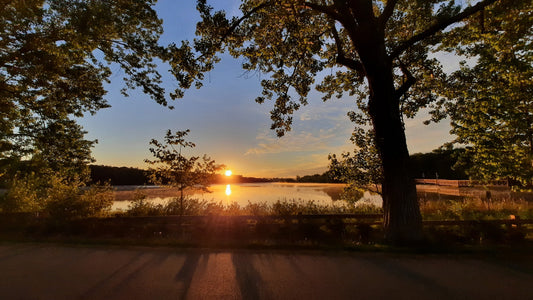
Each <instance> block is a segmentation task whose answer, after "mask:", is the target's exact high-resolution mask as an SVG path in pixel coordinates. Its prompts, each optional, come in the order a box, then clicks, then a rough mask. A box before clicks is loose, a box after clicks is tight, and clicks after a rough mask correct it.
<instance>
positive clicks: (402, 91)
mask: <svg viewBox="0 0 533 300" xmlns="http://www.w3.org/2000/svg"><path fill="white" fill-rule="evenodd" d="M398 61H399V62H400V70H402V73H403V74H404V75H405V76H406V77H407V80H406V81H405V82H404V83H403V84H402V86H400V87H399V88H398V89H396V91H394V96H395V97H396V99H400V97H402V96H403V95H404V94H405V93H407V91H408V90H409V88H411V86H412V85H413V84H415V83H416V78H415V77H414V76H413V74H411V72H410V71H409V69H407V67H406V66H405V64H404V63H403V62H402V61H400V60H398Z"/></svg>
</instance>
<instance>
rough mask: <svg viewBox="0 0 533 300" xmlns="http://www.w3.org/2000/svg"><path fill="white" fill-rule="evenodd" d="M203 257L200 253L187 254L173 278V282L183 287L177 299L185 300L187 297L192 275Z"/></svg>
mask: <svg viewBox="0 0 533 300" xmlns="http://www.w3.org/2000/svg"><path fill="white" fill-rule="evenodd" d="M203 256H204V254H200V253H187V255H186V257H185V261H184V262H183V265H182V266H181V269H180V270H179V272H178V273H177V274H176V276H175V277H174V279H175V281H177V282H178V283H180V284H181V285H182V286H183V291H182V292H181V295H180V297H179V298H178V299H185V298H186V297H187V294H188V292H189V288H190V287H191V283H192V279H193V276H194V273H195V271H196V269H197V268H198V264H199V262H200V259H201V258H202V257H203Z"/></svg>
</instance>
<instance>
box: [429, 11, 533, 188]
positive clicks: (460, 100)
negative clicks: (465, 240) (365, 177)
mask: <svg viewBox="0 0 533 300" xmlns="http://www.w3.org/2000/svg"><path fill="white" fill-rule="evenodd" d="M465 22H466V23H467V24H468V26H464V27H461V28H456V29H454V30H452V31H451V32H450V36H449V38H447V39H446V40H445V41H444V43H443V45H442V48H444V49H445V50H451V51H455V52H457V53H458V54H460V55H464V56H466V57H468V58H470V59H471V60H470V62H469V63H466V62H465V63H463V65H462V66H461V69H460V70H459V71H457V72H455V73H453V74H452V75H451V76H450V78H449V80H448V81H447V82H446V84H447V85H445V86H443V88H442V89H440V92H441V93H442V95H443V96H444V97H445V98H446V101H440V102H437V104H438V106H437V107H436V108H437V109H436V110H435V113H436V115H437V117H439V116H440V117H442V116H444V115H449V117H450V119H451V120H452V132H453V133H454V134H455V135H456V136H457V139H456V140H455V141H454V142H455V143H457V144H460V145H461V144H462V145H464V146H466V151H465V153H464V155H463V159H468V160H469V161H471V163H472V165H471V166H472V167H471V168H470V169H469V170H467V172H468V175H469V176H470V177H471V178H472V179H478V180H498V179H500V180H501V179H503V180H505V179H511V182H515V183H518V184H519V185H521V186H522V187H524V186H531V185H533V98H532V97H531V95H533V80H532V78H533V66H532V64H531V62H532V61H533V46H532V44H531V43H532V37H533V4H532V3H531V1H512V2H511V1H507V2H505V3H503V4H502V5H500V6H494V7H488V8H487V9H485V10H484V11H483V13H482V14H480V15H478V16H476V17H472V18H469V19H467V20H465ZM459 37H460V38H459ZM439 105H440V106H439ZM443 110H444V112H445V113H442V111H443Z"/></svg>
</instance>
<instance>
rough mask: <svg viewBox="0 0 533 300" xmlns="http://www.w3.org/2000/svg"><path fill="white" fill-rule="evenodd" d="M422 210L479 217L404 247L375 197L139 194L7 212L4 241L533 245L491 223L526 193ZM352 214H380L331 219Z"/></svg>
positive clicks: (487, 248)
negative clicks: (121, 201) (82, 208)
mask: <svg viewBox="0 0 533 300" xmlns="http://www.w3.org/2000/svg"><path fill="white" fill-rule="evenodd" d="M421 211H422V215H423V219H424V220H425V221H435V220H437V221H442V220H450V221H464V220H469V221H472V222H466V223H457V224H455V225H434V226H433V225H431V226H430V225H425V226H424V233H425V240H424V241H423V242H421V243H420V244H417V245H411V246H410V247H397V246H393V245H388V244H387V243H386V242H385V241H384V240H383V228H382V226H381V224H380V222H381V220H380V219H379V215H380V214H381V213H382V211H381V208H379V207H376V206H373V205H369V204H364V205H353V204H349V203H346V204H341V203H336V204H335V205H325V204H320V203H317V202H315V201H302V200H283V201H282V200H279V201H277V202H275V203H271V204H269V203H251V202H249V203H248V204H247V205H245V206H239V205H238V204H236V203H231V204H223V203H221V202H213V201H205V200H199V199H194V198H187V199H185V201H184V202H183V206H182V205H181V204H180V202H179V199H173V200H171V201H169V202H168V203H166V204H165V205H162V204H158V205H156V204H153V203H151V202H150V201H147V199H146V196H144V195H143V194H141V193H139V194H138V195H136V197H135V199H134V201H132V204H131V205H130V207H129V208H128V210H127V211H124V212H118V213H117V212H108V213H107V215H106V216H105V217H93V218H76V219H62V220H57V219H53V218H50V217H49V216H48V217H47V216H43V215H39V216H37V214H35V213H29V214H28V213H26V214H25V213H19V214H11V215H9V214H3V215H0V241H12V242H48V243H66V244H73V245H75V244H81V245H84V244H94V245H98V244H101V245H116V246H154V247H178V248H206V247H207V248H222V249H226V248H240V249H315V250H328V251H329V250H332V251H373V252H380V251H384V252H412V253H450V252H451V253H455V252H458V253H470V252H472V253H478V252H489V253H490V252H494V253H498V252H501V251H509V252H512V251H519V252H521V251H522V250H523V249H530V250H531V249H533V234H532V232H533V230H532V229H533V228H532V225H531V224H528V225H522V226H516V225H504V224H494V223H491V222H489V221H490V220H502V219H509V218H510V216H513V217H514V218H521V219H531V218H532V216H533V209H532V204H531V202H529V201H527V200H498V201H492V202H490V203H488V202H487V201H482V200H481V199H476V198H471V199H468V198H467V199H465V200H461V201H425V202H421ZM345 214H357V215H377V217H373V218H370V219H364V218H363V219H358V218H342V217H340V218H337V217H335V218H328V216H334V215H337V216H338V215H345ZM320 216H322V217H320Z"/></svg>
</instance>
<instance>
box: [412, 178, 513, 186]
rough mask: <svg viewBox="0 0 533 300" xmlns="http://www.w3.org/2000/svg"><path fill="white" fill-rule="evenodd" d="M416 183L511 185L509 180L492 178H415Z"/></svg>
mask: <svg viewBox="0 0 533 300" xmlns="http://www.w3.org/2000/svg"><path fill="white" fill-rule="evenodd" d="M415 182H416V184H430V185H439V186H454V187H467V186H477V185H492V186H509V182H508V181H507V180H491V181H488V182H484V181H479V180H450V179H415Z"/></svg>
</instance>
